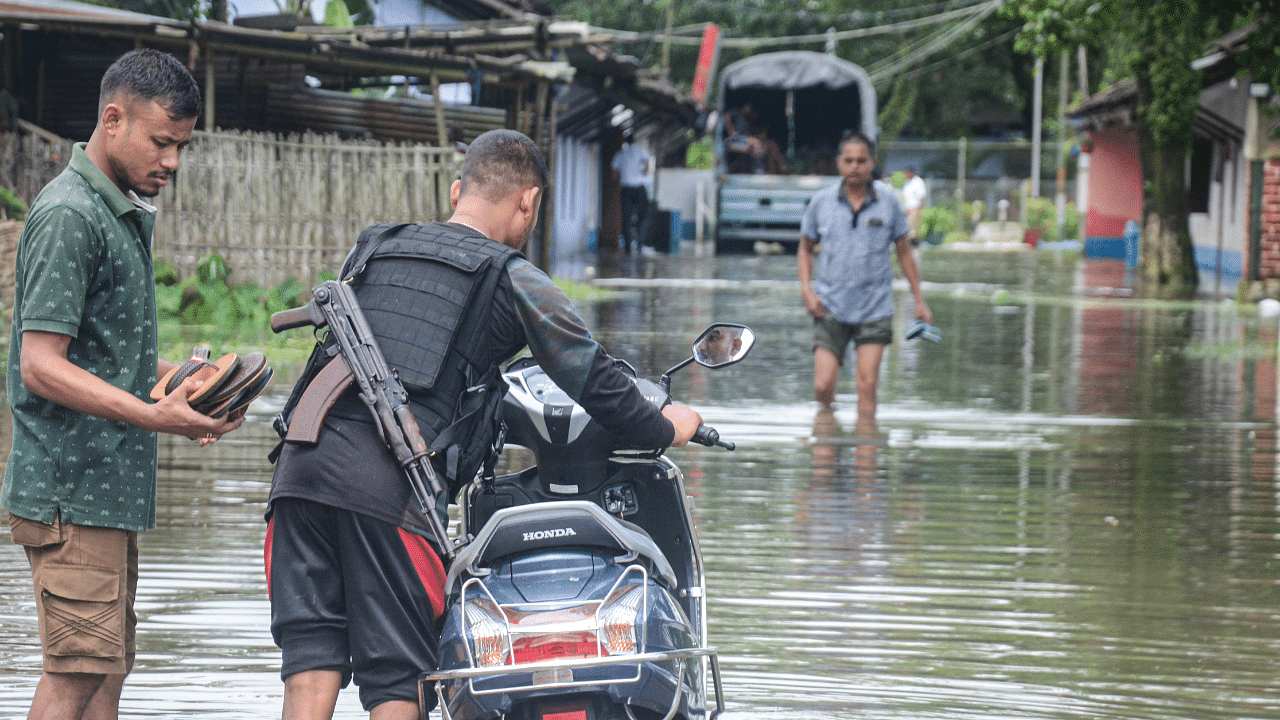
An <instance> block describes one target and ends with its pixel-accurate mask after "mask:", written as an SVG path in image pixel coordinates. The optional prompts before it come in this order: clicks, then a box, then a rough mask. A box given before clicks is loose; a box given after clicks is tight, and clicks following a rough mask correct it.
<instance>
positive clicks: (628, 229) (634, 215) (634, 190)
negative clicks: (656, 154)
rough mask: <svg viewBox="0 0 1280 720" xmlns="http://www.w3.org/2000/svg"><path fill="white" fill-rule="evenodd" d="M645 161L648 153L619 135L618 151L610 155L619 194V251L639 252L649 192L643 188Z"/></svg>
mask: <svg viewBox="0 0 1280 720" xmlns="http://www.w3.org/2000/svg"><path fill="white" fill-rule="evenodd" d="M649 159H650V158H649V151H648V150H645V149H644V148H642V147H640V146H639V145H637V144H636V143H635V138H634V137H632V136H631V133H629V132H628V133H627V134H625V135H623V136H622V148H621V149H619V150H618V152H617V153H616V154H614V156H613V164H612V167H613V175H614V178H615V179H616V180H617V181H618V184H619V186H620V188H619V192H620V194H621V195H620V197H621V202H620V203H619V204H620V205H621V209H622V251H623V252H638V251H639V250H640V233H641V232H643V230H644V221H645V218H646V217H647V216H648V215H649V193H648V191H646V190H645V188H644V180H645V178H646V177H647V176H648V175H649ZM633 222H634V223H635V224H634V225H633V224H632V223H633ZM633 246H634V247H635V250H634V251H633V250H631V248H632V247H633Z"/></svg>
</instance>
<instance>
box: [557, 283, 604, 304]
mask: <svg viewBox="0 0 1280 720" xmlns="http://www.w3.org/2000/svg"><path fill="white" fill-rule="evenodd" d="M555 283H556V285H559V286H560V289H561V290H563V291H564V294H565V295H566V296H567V297H568V298H569V299H570V300H572V301H574V302H601V301H603V300H612V299H614V298H615V297H617V296H618V291H617V290H614V289H613V288H607V287H600V286H599V285H593V284H591V283H587V282H582V281H581V280H565V279H563V278H556V279H555Z"/></svg>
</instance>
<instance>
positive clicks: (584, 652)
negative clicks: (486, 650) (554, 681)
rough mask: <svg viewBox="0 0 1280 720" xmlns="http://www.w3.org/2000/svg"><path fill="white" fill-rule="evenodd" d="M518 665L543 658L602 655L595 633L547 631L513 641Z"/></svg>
mask: <svg viewBox="0 0 1280 720" xmlns="http://www.w3.org/2000/svg"><path fill="white" fill-rule="evenodd" d="M511 651H512V655H513V656H514V657H515V664H516V665H523V664H524V663H532V662H540V661H543V660H563V659H566V658H593V657H600V648H599V645H598V644H597V643H596V638H595V635H594V634H592V633H589V632H570V633H546V634H541V635H532V636H529V637H525V638H516V639H515V640H513V641H512V642H511Z"/></svg>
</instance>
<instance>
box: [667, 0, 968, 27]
mask: <svg viewBox="0 0 1280 720" xmlns="http://www.w3.org/2000/svg"><path fill="white" fill-rule="evenodd" d="M985 1H986V0H947V1H946V2H934V3H929V4H927V5H914V6H912V7H902V8H886V9H884V10H854V11H853V12H846V13H822V12H813V11H811V10H805V9H803V8H800V9H798V10H785V11H778V10H769V9H766V8H762V7H755V6H753V5H749V4H746V3H743V2H735V1H734V0H694V2H692V3H689V5H691V6H693V7H711V8H719V9H725V10H730V11H732V12H734V13H738V14H743V15H752V16H755V17H785V18H800V19H802V20H812V21H814V22H833V23H847V24H850V25H862V24H864V23H868V22H880V21H882V20H884V19H892V18H903V17H913V16H916V17H918V16H922V15H933V14H936V13H940V12H945V11H947V10H954V9H956V8H965V7H970V6H972V5H978V4H981V3H983V2H985Z"/></svg>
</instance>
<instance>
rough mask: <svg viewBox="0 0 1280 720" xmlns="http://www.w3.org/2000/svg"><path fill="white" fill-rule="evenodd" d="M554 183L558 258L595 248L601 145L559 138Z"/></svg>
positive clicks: (554, 235) (598, 206) (555, 247)
mask: <svg viewBox="0 0 1280 720" xmlns="http://www.w3.org/2000/svg"><path fill="white" fill-rule="evenodd" d="M554 183H555V185H554V187H555V197H554V198H553V202H554V203H555V208H554V210H553V213H554V215H555V220H554V223H555V224H554V226H553V227H552V237H553V243H554V244H553V246H552V247H553V248H554V249H555V254H556V257H557V258H563V257H566V256H570V255H578V254H581V253H583V252H593V251H595V249H596V240H597V237H598V235H599V231H600V148H599V147H598V146H596V145H589V144H587V143H584V142H582V141H581V140H577V139H575V138H572V137H567V136H560V137H558V138H556V177H555V180H554Z"/></svg>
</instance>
